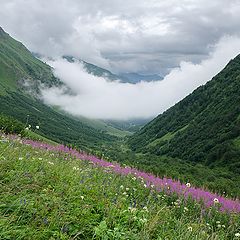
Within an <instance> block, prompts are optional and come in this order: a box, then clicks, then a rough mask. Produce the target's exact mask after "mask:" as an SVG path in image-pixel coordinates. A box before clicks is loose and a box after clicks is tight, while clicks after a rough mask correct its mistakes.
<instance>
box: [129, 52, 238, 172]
mask: <svg viewBox="0 0 240 240" xmlns="http://www.w3.org/2000/svg"><path fill="white" fill-rule="evenodd" d="M239 92H240V55H239V56H237V57H236V58H235V59H234V60H232V61H230V63H229V64H228V65H227V66H226V67H225V69H224V70H223V71H221V72H220V73H219V74H218V75H217V76H215V77H214V78H213V79H212V81H210V82H208V83H207V84H206V85H204V86H201V87H199V88H198V89H197V90H195V91H194V92H193V93H192V94H190V95H189V96H188V97H186V98H185V99H183V100H182V101H181V102H179V103H178V104H176V105H175V106H174V107H172V108H170V109H169V110H167V111H166V112H164V113H163V114H161V115H159V116H158V117H157V118H156V119H154V120H153V121H152V122H150V123H149V124H147V125H146V126H145V127H144V128H142V129H141V130H140V131H139V132H137V133H136V134H135V135H133V137H131V138H130V140H129V144H130V146H131V148H132V149H134V150H136V151H140V152H151V153H154V154H158V155H164V154H166V155H168V156H171V157H177V158H180V159H183V160H188V161H192V162H198V163H199V162H201V163H203V164H206V165H209V166H211V167H215V166H225V167H228V168H229V169H231V170H232V171H235V172H236V173H237V172H238V173H240V162H239V158H240V151H239V149H236V148H235V147H234V144H233V141H234V139H236V138H238V137H239V136H240V121H239V118H238V116H239V114H240V108H239V102H240V95H239ZM180 129H184V130H183V131H180V132H179V130H180ZM167 134H168V135H169V136H170V135H171V139H169V141H161V140H163V139H162V138H164V136H167Z"/></svg>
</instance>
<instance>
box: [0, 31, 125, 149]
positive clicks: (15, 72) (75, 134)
mask: <svg viewBox="0 0 240 240" xmlns="http://www.w3.org/2000/svg"><path fill="white" fill-rule="evenodd" d="M61 84H63V83H62V82H61V81H60V80H59V79H57V78H56V77H54V75H53V73H52V69H51V67H50V66H48V65H47V64H45V63H43V62H41V61H40V60H38V59H37V58H35V57H34V56H33V55H32V53H31V52H30V51H28V49H27V48H26V47H25V46H24V45H23V44H22V43H20V42H18V41H16V40H14V39H13V38H11V37H10V36H9V35H8V34H7V33H6V32H4V31H3V29H2V28H1V29H0V112H1V113H3V114H5V115H9V116H13V117H14V118H15V119H17V120H19V121H21V122H22V123H24V124H26V123H28V124H31V125H33V126H36V125H39V126H40V130H39V131H40V133H41V134H43V135H44V136H47V137H49V138H50V139H52V140H54V141H58V142H64V143H71V144H75V145H78V146H79V147H82V148H85V149H89V148H96V147H99V148H100V145H101V144H107V143H108V142H110V141H113V140H115V139H116V137H114V136H110V135H109V134H107V133H108V131H111V134H112V135H117V136H119V135H121V133H120V131H119V130H116V134H115V132H114V129H113V128H112V127H111V128H109V129H108V128H107V127H106V125H105V124H103V125H104V126H103V127H102V128H101V127H97V128H94V127H92V125H91V124H92V123H89V124H88V121H87V120H86V119H85V120H84V121H81V120H77V119H74V118H72V117H70V116H66V115H65V114H62V113H61V112H58V111H56V110H55V109H53V108H51V107H48V106H46V105H44V104H43V103H42V102H41V101H40V100H39V99H38V97H37V96H38V93H39V91H40V86H41V85H45V86H47V87H51V86H59V85H61Z"/></svg>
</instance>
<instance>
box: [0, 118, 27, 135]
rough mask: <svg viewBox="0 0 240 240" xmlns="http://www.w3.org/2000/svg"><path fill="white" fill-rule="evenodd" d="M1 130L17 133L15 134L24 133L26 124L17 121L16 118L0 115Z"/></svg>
mask: <svg viewBox="0 0 240 240" xmlns="http://www.w3.org/2000/svg"><path fill="white" fill-rule="evenodd" d="M0 131H2V132H4V133H7V134H9V133H11V134H13V133H15V134H23V133H24V125H23V123H21V122H19V121H17V120H16V119H14V118H12V117H9V116H6V115H2V114H1V115H0Z"/></svg>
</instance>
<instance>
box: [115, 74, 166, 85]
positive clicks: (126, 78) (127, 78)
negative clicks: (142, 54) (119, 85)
mask: <svg viewBox="0 0 240 240" xmlns="http://www.w3.org/2000/svg"><path fill="white" fill-rule="evenodd" d="M119 77H120V78H121V80H122V82H129V83H138V82H141V81H145V82H150V81H160V80H163V77H162V76H160V75H158V74H150V75H144V74H139V73H122V74H120V75H119Z"/></svg>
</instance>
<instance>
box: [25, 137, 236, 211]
mask: <svg viewBox="0 0 240 240" xmlns="http://www.w3.org/2000/svg"><path fill="white" fill-rule="evenodd" d="M23 144H28V145H31V146H32V147H33V148H38V149H45V150H49V151H55V152H63V153H65V154H69V155H71V156H73V157H74V158H76V159H81V160H86V161H89V162H90V163H93V165H94V166H100V167H103V168H109V167H111V168H112V172H115V173H117V174H120V175H123V176H126V175H134V176H135V177H136V178H137V179H140V180H143V181H144V186H145V187H146V188H151V185H154V186H155V189H156V191H159V192H165V193H166V194H172V193H175V194H177V195H178V196H183V197H184V198H185V199H188V198H192V199H193V200H195V201H198V202H203V204H204V206H205V207H206V208H209V207H212V206H214V205H216V204H218V203H219V210H220V211H222V212H235V213H240V201H239V200H233V199H228V198H226V197H223V196H219V195H217V194H214V193H211V192H208V191H205V190H203V189H201V188H195V187H191V185H185V184H182V183H181V182H180V181H175V180H173V179H170V178H166V177H164V178H159V177H156V176H154V175H152V174H150V173H146V172H142V171H139V170H138V169H135V168H131V167H127V166H124V167H122V166H121V165H120V164H118V163H112V162H108V161H105V160H103V159H99V158H97V157H96V156H93V155H89V154H87V153H84V152H79V151H77V150H76V149H72V148H69V147H66V146H64V145H57V146H53V145H50V144H46V143H42V142H38V141H33V140H23ZM120 188H121V187H120Z"/></svg>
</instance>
